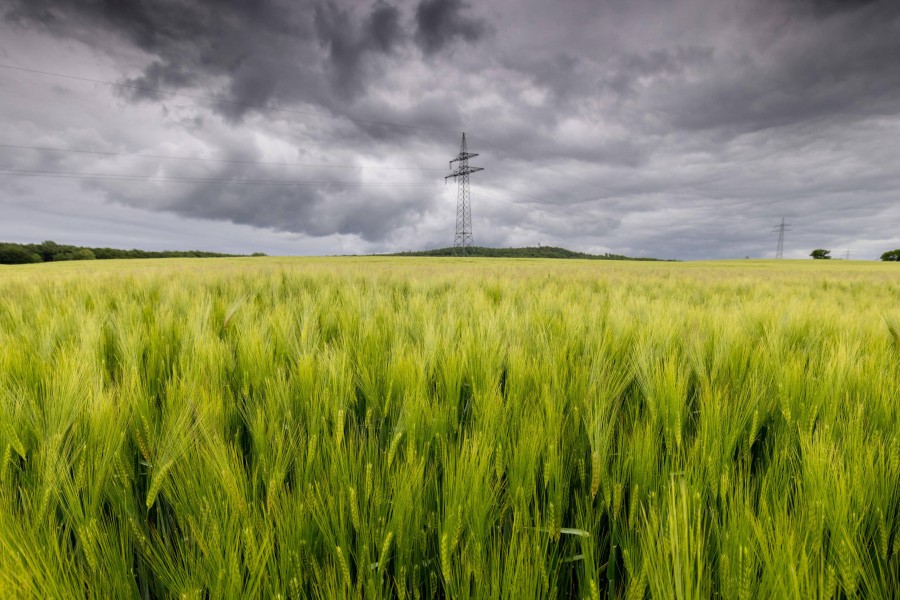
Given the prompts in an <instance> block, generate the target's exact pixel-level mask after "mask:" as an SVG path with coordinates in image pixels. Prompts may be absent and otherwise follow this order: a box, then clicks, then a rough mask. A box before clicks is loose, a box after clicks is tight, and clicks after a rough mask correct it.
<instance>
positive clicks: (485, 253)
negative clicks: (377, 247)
mask: <svg viewBox="0 0 900 600" xmlns="http://www.w3.org/2000/svg"><path fill="white" fill-rule="evenodd" d="M459 254H460V249H459V248H437V249H435V250H416V251H409V252H398V253H396V254H389V255H387V256H457V255H459ZM466 256H477V257H487V258H580V259H586V260H659V259H657V258H630V257H628V256H623V255H621V254H610V253H608V252H607V253H606V254H588V253H586V252H576V251H575V250H567V249H566V248H557V247H555V246H529V247H526V248H485V247H482V246H472V247H469V248H466Z"/></svg>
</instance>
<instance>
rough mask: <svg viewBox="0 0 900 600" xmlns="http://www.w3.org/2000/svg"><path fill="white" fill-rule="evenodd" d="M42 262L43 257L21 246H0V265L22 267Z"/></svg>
mask: <svg viewBox="0 0 900 600" xmlns="http://www.w3.org/2000/svg"><path fill="white" fill-rule="evenodd" d="M36 262H42V261H41V257H40V256H38V255H37V254H35V253H34V252H30V251H29V250H28V249H27V248H25V247H24V246H21V245H19V244H0V264H4V265H22V264H26V263H36Z"/></svg>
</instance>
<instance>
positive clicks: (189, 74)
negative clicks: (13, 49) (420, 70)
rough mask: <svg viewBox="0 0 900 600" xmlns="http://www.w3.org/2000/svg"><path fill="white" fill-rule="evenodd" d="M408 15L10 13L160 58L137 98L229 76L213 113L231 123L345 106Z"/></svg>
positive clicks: (232, 8)
mask: <svg viewBox="0 0 900 600" xmlns="http://www.w3.org/2000/svg"><path fill="white" fill-rule="evenodd" d="M400 17H401V15H400V11H399V10H398V9H397V8H396V7H394V6H392V5H390V4H388V3H387V2H384V1H383V0H382V1H379V2H376V3H375V4H374V5H372V6H371V7H369V9H368V10H359V9H355V7H354V5H352V4H350V5H346V6H341V5H339V4H338V3H336V2H332V1H329V0H323V1H320V2H317V1H306V0H304V1H301V2H280V1H278V0H259V1H254V2H247V1H243V0H203V1H194V0H190V1H188V0H160V1H157V2H153V3H148V2H141V1H138V0H124V1H121V2H112V1H106V0H104V1H88V0H81V1H78V0H76V1H74V2H70V1H62V0H28V1H27V2H24V1H22V2H16V3H15V4H14V7H13V8H12V9H10V10H9V11H8V12H7V14H6V18H7V19H8V20H10V21H14V22H18V23H22V24H26V25H28V24H36V25H39V26H42V27H44V28H46V29H48V30H49V31H52V32H53V33H54V34H56V35H60V36H72V37H80V38H82V39H84V38H85V37H86V36H91V35H97V32H99V31H102V32H103V35H106V36H109V35H110V34H115V35H118V36H121V37H122V38H124V39H125V40H127V41H128V42H129V43H131V44H133V45H134V46H135V47H137V48H139V49H141V50H143V51H145V52H147V53H149V54H150V55H151V56H153V57H155V60H154V61H153V62H152V63H151V64H150V65H149V66H147V67H146V68H145V69H144V72H143V73H142V74H141V75H140V76H139V77H135V78H130V79H127V80H126V83H128V84H129V85H131V86H134V87H133V88H131V89H129V90H128V91H127V95H129V96H130V97H132V98H133V99H150V100H157V99H159V94H158V93H156V92H154V91H153V90H152V89H149V88H156V87H162V88H165V89H169V90H177V89H180V88H184V87H190V86H193V85H203V84H206V83H208V82H209V81H210V78H212V77H218V78H225V80H226V81H227V85H226V94H227V95H226V96H224V97H223V99H224V100H227V101H229V102H230V103H231V104H226V103H222V104H217V105H214V108H215V109H216V110H218V111H219V112H222V113H224V114H226V115H227V116H229V117H231V118H240V117H241V116H243V115H244V114H245V113H246V112H247V111H248V110H252V109H251V107H248V106H241V105H242V104H243V105H246V104H269V103H294V102H305V103H311V104H316V105H322V106H327V107H329V108H330V109H334V108H336V107H346V105H347V104H348V103H349V101H350V100H352V99H353V98H354V97H356V96H358V95H359V94H360V93H362V91H363V90H364V89H365V84H366V80H367V77H368V71H369V67H370V66H372V65H371V64H370V63H372V62H374V58H375V57H377V56H378V55H383V54H387V53H390V52H391V51H392V50H394V49H395V48H396V47H397V45H398V44H399V43H400V41H401V39H402V38H403V37H404V33H403V30H402V28H401V23H400ZM370 58H372V59H373V60H371V61H370V60H369V59H370ZM141 88H145V89H141ZM348 94H349V97H348Z"/></svg>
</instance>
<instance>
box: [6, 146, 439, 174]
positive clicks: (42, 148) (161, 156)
mask: <svg viewBox="0 0 900 600" xmlns="http://www.w3.org/2000/svg"><path fill="white" fill-rule="evenodd" d="M0 148H16V149H20V150H39V151H46V152H68V153H72V154H96V155H99V156H131V157H135V158H154V159H165V160H189V161H196V162H215V163H228V164H241V165H270V166H281V167H321V168H328V169H365V168H366V167H364V166H362V165H335V164H316V163H289V162H268V161H256V160H232V159H225V158H195V157H190V156H172V155H167V154H139V153H133V152H108V151H101V150H81V149H74V148H50V147H46V146H22V145H18V144H0ZM373 168H377V169H378V170H379V171H384V170H391V171H443V169H430V168H425V167H381V166H378V167H373Z"/></svg>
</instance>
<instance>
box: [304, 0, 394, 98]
mask: <svg viewBox="0 0 900 600" xmlns="http://www.w3.org/2000/svg"><path fill="white" fill-rule="evenodd" d="M315 25H316V33H317V35H318V37H319V41H320V42H321V43H322V44H323V45H324V46H325V47H326V48H327V49H328V56H329V60H330V66H331V69H330V71H331V73H332V78H333V80H334V81H335V83H336V85H337V86H338V87H339V88H340V89H341V90H343V91H359V90H361V89H362V88H363V87H364V77H363V73H362V69H361V66H362V62H363V60H364V59H365V57H366V55H367V54H371V53H377V52H381V53H388V52H390V51H391V50H392V49H393V48H394V47H395V46H396V45H397V43H398V42H399V41H400V38H401V35H402V32H401V29H400V11H399V10H397V8H395V7H393V6H390V5H388V4H385V3H384V2H379V3H378V4H376V5H375V6H374V7H373V8H372V11H371V13H369V15H368V16H367V17H365V19H364V20H363V23H362V24H357V23H356V22H355V18H354V16H353V15H352V13H351V12H350V10H349V9H344V8H340V7H338V6H337V4H336V3H334V2H325V3H321V4H317V5H316V7H315Z"/></svg>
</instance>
